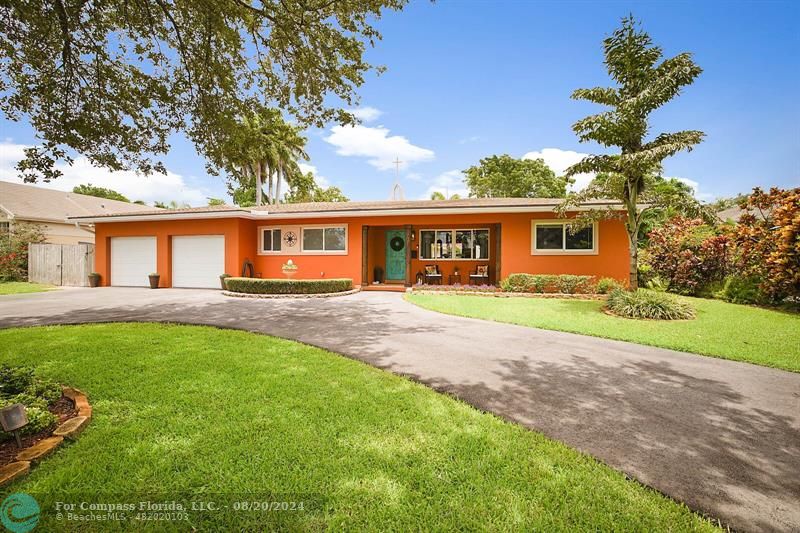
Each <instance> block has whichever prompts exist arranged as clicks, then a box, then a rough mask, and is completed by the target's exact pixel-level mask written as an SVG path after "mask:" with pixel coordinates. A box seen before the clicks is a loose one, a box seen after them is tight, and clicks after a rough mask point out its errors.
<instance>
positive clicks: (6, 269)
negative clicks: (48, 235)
mask: <svg viewBox="0 0 800 533" xmlns="http://www.w3.org/2000/svg"><path fill="white" fill-rule="evenodd" d="M44 241H45V238H44V233H42V229H41V227H40V226H39V225H36V224H29V223H27V222H15V223H14V224H12V225H11V231H9V232H8V233H7V234H6V235H0V281H27V279H28V244H30V243H40V242H44Z"/></svg>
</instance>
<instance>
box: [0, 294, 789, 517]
mask: <svg viewBox="0 0 800 533" xmlns="http://www.w3.org/2000/svg"><path fill="white" fill-rule="evenodd" d="M113 321H155V322H170V321H172V322H182V323H189V324H206V325H214V326H221V327H229V328H236V329H245V330H251V331H256V332H261V333H266V334H270V335H276V336H280V337H286V338H291V339H295V340H299V341H302V342H306V343H309V344H313V345H316V346H320V347H322V348H327V349H329V350H332V351H335V352H339V353H342V354H345V355H347V356H349V357H353V358H355V359H359V360H362V361H365V362H367V363H369V364H371V365H374V366H377V367H380V368H385V369H387V370H390V371H392V372H395V373H397V374H402V375H406V376H409V377H411V378H413V379H415V380H417V381H420V382H422V383H425V384H428V385H430V386H431V387H433V388H435V389H437V390H440V391H446V392H449V393H452V394H454V395H456V396H458V397H460V398H462V399H463V400H465V401H467V402H468V403H470V404H472V405H474V406H476V407H478V408H480V409H484V410H486V411H492V412H494V413H497V414H498V415H501V416H503V417H505V418H508V419H510V420H513V421H516V422H518V423H520V424H523V425H525V426H527V427H529V428H531V429H535V430H537V431H541V432H542V433H544V434H546V435H548V436H550V437H552V438H554V439H557V440H560V441H562V442H565V443H567V444H569V445H570V446H573V447H575V448H577V449H579V450H582V451H584V452H587V453H589V454H591V455H593V456H595V457H597V458H598V459H600V460H602V461H604V462H605V463H607V464H609V465H611V466H613V467H615V468H617V469H619V470H622V471H624V472H626V473H627V474H629V475H630V476H632V477H634V478H636V479H638V480H639V481H641V482H642V483H645V484H647V485H650V486H652V487H654V488H656V489H657V490H659V491H661V492H663V493H665V494H667V495H669V496H671V497H673V498H675V499H677V500H680V501H683V502H686V503H687V504H688V505H689V506H690V507H691V508H693V509H696V510H699V511H702V512H706V513H708V514H709V515H711V516H713V517H716V518H720V519H722V520H723V522H725V523H727V524H729V525H731V526H733V527H734V528H737V529H744V530H757V531H762V530H763V531H768V530H779V531H800V374H795V373H791V372H785V371H781V370H775V369H770V368H763V367H758V366H754V365H750V364H747V363H738V362H734V361H725V360H722V359H714V358H711V357H702V356H697V355H691V354H685V353H680V352H674V351H670V350H664V349H659V348H651V347H646V346H639V345H635V344H630V343H625V342H618V341H609V340H604V339H598V338H593V337H585V336H581V335H573V334H569V333H560V332H553V331H544V330H538V329H533V328H525V327H521V326H514V325H505V324H498V323H493V322H485V321H481V320H475V319H469V318H459V317H453V316H447V315H442V314H438V313H435V312H432V311H427V310H424V309H421V308H418V307H416V306H414V305H412V304H409V303H407V302H405V301H404V300H403V299H402V295H400V294H396V293H360V294H356V295H352V296H346V297H340V298H332V299H310V300H250V299H235V298H227V297H224V296H222V295H221V294H220V293H219V291H205V290H182V289H164V290H158V291H150V290H146V289H122V288H105V289H64V290H61V291H57V292H50V293H40V294H28V295H19V296H2V297H0V327H12V326H31V325H41V324H70V323H81V322H113ZM12 349H13V347H11V346H0V352H1V351H7V350H12ZM665 527H666V528H668V527H669V525H668V524H665Z"/></svg>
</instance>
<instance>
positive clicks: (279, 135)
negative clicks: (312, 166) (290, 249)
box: [222, 109, 308, 205]
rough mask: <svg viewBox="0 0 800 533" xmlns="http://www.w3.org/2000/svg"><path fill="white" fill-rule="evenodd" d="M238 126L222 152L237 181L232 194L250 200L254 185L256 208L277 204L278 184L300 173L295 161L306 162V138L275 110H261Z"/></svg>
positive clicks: (279, 198)
mask: <svg viewBox="0 0 800 533" xmlns="http://www.w3.org/2000/svg"><path fill="white" fill-rule="evenodd" d="M239 126H240V127H239V128H236V129H235V132H234V133H233V134H232V135H231V136H230V137H229V138H228V139H227V140H226V142H225V144H224V148H223V151H222V154H223V158H224V161H225V164H226V168H227V169H228V171H229V172H230V174H231V175H233V176H235V177H236V181H238V187H236V188H235V190H232V193H236V194H239V195H243V196H244V197H245V198H252V194H253V193H252V192H248V191H247V189H250V188H251V187H252V186H253V184H255V205H261V204H262V203H263V202H264V201H266V202H267V203H278V202H280V201H281V186H282V183H281V182H282V181H284V180H286V181H287V183H288V182H289V181H290V180H291V178H292V177H293V176H296V175H297V174H298V173H299V172H300V169H299V167H298V165H297V160H298V159H304V160H308V154H306V152H305V145H306V138H305V137H303V136H302V135H301V134H300V128H298V127H297V126H293V125H291V124H288V123H287V122H286V121H285V120H284V119H283V117H282V116H281V113H280V111H278V110H276V109H262V110H260V111H259V112H254V113H252V114H250V115H248V116H245V117H243V118H242V119H241V120H240V121H239ZM232 189H233V188H232ZM265 189H266V190H265ZM240 201H247V202H249V199H248V200H244V199H242V200H240Z"/></svg>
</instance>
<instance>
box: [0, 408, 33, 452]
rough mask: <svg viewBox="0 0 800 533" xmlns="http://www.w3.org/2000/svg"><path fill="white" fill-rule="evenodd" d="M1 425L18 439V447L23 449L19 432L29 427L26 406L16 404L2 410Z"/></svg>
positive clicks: (0, 415) (0, 413) (0, 410)
mask: <svg viewBox="0 0 800 533" xmlns="http://www.w3.org/2000/svg"><path fill="white" fill-rule="evenodd" d="M0 424H2V425H3V431H7V432H9V433H12V434H13V435H14V437H15V438H16V439H17V446H18V447H19V448H22V441H21V440H20V438H19V430H20V429H22V428H23V427H25V426H27V425H28V413H27V412H26V411H25V406H24V405H22V404H21V403H15V404H14V405H9V406H8V407H4V408H3V409H0Z"/></svg>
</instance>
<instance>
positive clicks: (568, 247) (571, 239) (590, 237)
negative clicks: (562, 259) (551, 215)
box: [531, 221, 597, 254]
mask: <svg viewBox="0 0 800 533" xmlns="http://www.w3.org/2000/svg"><path fill="white" fill-rule="evenodd" d="M532 225H533V239H532V240H533V243H532V246H531V253H533V254H537V253H538V254H559V253H564V254H568V253H575V254H581V253H583V254H595V253H597V224H596V223H593V224H591V225H589V226H587V227H585V228H582V229H577V230H574V229H573V228H572V227H570V225H569V224H568V223H566V222H556V221H534V222H532Z"/></svg>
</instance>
